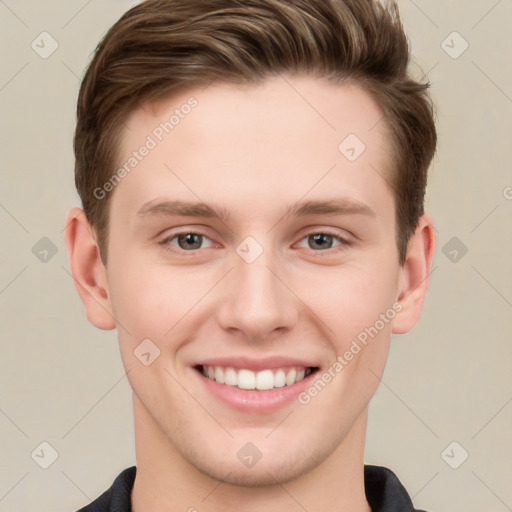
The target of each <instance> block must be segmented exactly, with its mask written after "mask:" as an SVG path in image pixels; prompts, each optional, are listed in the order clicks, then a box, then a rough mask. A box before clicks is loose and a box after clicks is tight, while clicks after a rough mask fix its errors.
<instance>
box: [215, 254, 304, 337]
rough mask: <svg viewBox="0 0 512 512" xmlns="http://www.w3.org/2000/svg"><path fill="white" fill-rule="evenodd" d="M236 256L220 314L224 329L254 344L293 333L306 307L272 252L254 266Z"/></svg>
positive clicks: (226, 284) (220, 305)
mask: <svg viewBox="0 0 512 512" xmlns="http://www.w3.org/2000/svg"><path fill="white" fill-rule="evenodd" d="M234 256H235V257H234V268H233V270H232V271H231V272H229V274H228V276H226V279H225V280H224V287H223V293H222V297H221V298H220V301H219V303H218V307H217V310H216V311H217V320H218V322H219V324H220V326H221V327H222V328H223V329H225V330H227V331H231V333H234V334H236V335H238V336H239V337H243V338H245V339H247V340H248V341H250V342H262V341H265V340H268V339H270V338H273V337H274V335H276V334H277V333H278V332H281V333H283V332H286V331H287V330H290V329H292V328H293V327H294V325H296V323H297V321H298V318H299V313H300V307H301V305H302V303H301V301H300V300H299V299H298V298H297V297H296V295H294V293H293V290H292V289H291V288H290V286H289V285H288V284H287V282H286V281H287V279H286V272H284V271H283V270H282V265H280V264H279V262H278V261H277V259H276V258H274V257H272V255H271V251H263V253H262V254H261V255H260V256H259V257H258V258H257V259H256V261H253V262H252V263H248V262H247V261H245V260H244V259H243V258H241V257H239V256H238V255H237V254H235V255H234Z"/></svg>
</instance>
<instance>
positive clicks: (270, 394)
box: [194, 369, 317, 413]
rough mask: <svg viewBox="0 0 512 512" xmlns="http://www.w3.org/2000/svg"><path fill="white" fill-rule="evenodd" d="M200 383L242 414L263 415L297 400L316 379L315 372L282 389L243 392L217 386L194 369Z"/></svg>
mask: <svg viewBox="0 0 512 512" xmlns="http://www.w3.org/2000/svg"><path fill="white" fill-rule="evenodd" d="M194 372H195V373H196V374H197V375H198V377H199V379H200V380H201V382H203V384H204V386H205V387H206V389H208V391H210V392H211V393H212V394H213V395H214V396H215V397H216V398H217V399H219V400H220V401H222V402H224V403H225V404H227V405H229V406H231V407H233V408H234V409H237V410H238V411H243V412H253V413H265V412H273V411H276V410H278V409H280V408H281V407H283V406H285V405H286V404H288V403H290V402H292V401H293V400H295V399H297V396H298V395H299V394H300V393H302V392H303V391H304V390H305V389H306V388H307V387H308V386H309V385H310V383H311V380H312V379H313V378H314V377H316V373H317V371H316V372H313V373H310V374H309V375H308V376H307V377H305V378H304V379H302V380H300V381H299V382H296V383H295V384H292V385H291V386H283V387H282V388H273V389H268V390H266V391H258V390H245V389H240V388H238V387H236V386H228V385H226V384H219V383H218V382H217V381H215V380H212V379H209V378H208V377H205V376H204V375H203V374H202V373H201V372H200V371H198V370H197V369H194Z"/></svg>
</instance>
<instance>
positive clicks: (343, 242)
mask: <svg viewBox="0 0 512 512" xmlns="http://www.w3.org/2000/svg"><path fill="white" fill-rule="evenodd" d="M180 235H199V236H202V237H204V238H206V239H208V240H210V238H209V237H208V235H206V234H205V233H201V232H200V231H179V232H177V233H173V234H172V235H170V236H168V237H166V238H165V239H164V240H162V241H161V242H159V244H160V245H161V246H163V248H164V249H165V250H167V251H170V252H173V253H175V254H179V255H184V254H187V253H192V254H193V253H197V252H198V251H199V250H200V249H192V250H190V251H185V250H184V249H179V248H175V247H174V246H172V245H171V244H170V243H169V242H170V241H171V240H174V239H175V238H177V237H178V236H180ZM312 235H327V236H332V237H333V238H334V239H335V240H337V241H338V242H340V245H339V246H338V250H340V249H341V250H343V249H344V248H345V247H350V246H351V245H352V243H351V242H350V241H348V240H346V239H345V238H343V237H342V236H340V235H338V234H336V233H332V232H331V231H329V230H323V231H311V232H310V233H307V234H306V235H304V236H303V237H302V238H301V239H300V241H302V240H304V239H306V238H308V237H309V236H312ZM210 241H211V240H210ZM334 250H336V248H329V249H324V250H318V251H315V250H313V249H311V251H312V252H314V253H318V254H320V255H323V254H327V255H332V253H333V251H334ZM336 252H337V251H336Z"/></svg>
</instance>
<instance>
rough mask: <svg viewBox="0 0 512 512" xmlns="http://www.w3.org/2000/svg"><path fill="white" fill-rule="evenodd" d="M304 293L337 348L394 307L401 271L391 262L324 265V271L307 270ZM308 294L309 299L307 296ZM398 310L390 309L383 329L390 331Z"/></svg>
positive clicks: (380, 327)
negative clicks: (329, 266)
mask: <svg viewBox="0 0 512 512" xmlns="http://www.w3.org/2000/svg"><path fill="white" fill-rule="evenodd" d="M301 281H302V284H301V285H300V286H298V285H297V288H296V289H297V290H299V289H300V290H301V292H299V293H300V296H301V297H304V299H305V300H304V302H305V303H306V304H307V305H308V307H309V308H311V310H312V311H313V312H314V313H315V314H317V315H318V317H319V318H320V319H321V320H322V321H323V322H324V323H325V325H326V328H327V331H326V332H327V333H328V336H329V338H330V339H331V340H333V345H335V348H336V349H337V350H342V349H345V347H346V345H347V343H348V344H350V341H351V340H352V339H354V338H356V337H357V336H358V335H359V334H360V333H361V332H364V330H365V329H366V328H370V327H372V326H374V325H375V323H376V322H377V321H379V319H380V316H381V315H382V314H384V315H386V312H388V311H389V310H390V308H391V309H392V306H393V303H394V302H395V299H396V291H395V290H396V288H397V282H398V272H397V269H395V268H394V267H393V266H392V265H391V264H390V265H387V266H386V268H385V269H384V268H382V266H381V265H379V264H374V265H369V264H367V263H366V264H364V263H362V262H360V263H359V264H354V265H348V266H344V267H338V268H334V267H333V268H332V269H327V270H326V269H323V270H322V273H321V274H319V273H318V272H317V273H316V275H313V273H311V274H310V275H309V276H308V275H307V274H303V275H302V277H301ZM306 297H307V299H306ZM393 313H394V310H392V311H391V312H389V313H388V317H389V318H386V319H387V320H388V322H385V325H384V326H382V325H381V322H379V323H378V326H377V327H379V331H383V332H384V333H385V332H389V330H390V327H391V323H390V321H389V320H392V318H391V317H392V316H394V315H393Z"/></svg>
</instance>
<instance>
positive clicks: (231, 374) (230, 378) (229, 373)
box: [224, 368, 238, 386]
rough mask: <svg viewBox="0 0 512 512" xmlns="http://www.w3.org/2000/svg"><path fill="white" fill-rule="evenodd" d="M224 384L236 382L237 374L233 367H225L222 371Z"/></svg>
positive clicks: (232, 384)
mask: <svg viewBox="0 0 512 512" xmlns="http://www.w3.org/2000/svg"><path fill="white" fill-rule="evenodd" d="M224 384H227V385H228V386H236V385H237V384H238V375H237V374H236V370H235V369H234V368H226V371H225V372H224Z"/></svg>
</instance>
